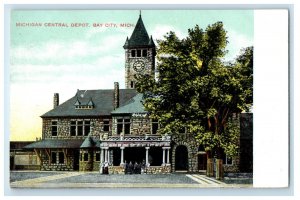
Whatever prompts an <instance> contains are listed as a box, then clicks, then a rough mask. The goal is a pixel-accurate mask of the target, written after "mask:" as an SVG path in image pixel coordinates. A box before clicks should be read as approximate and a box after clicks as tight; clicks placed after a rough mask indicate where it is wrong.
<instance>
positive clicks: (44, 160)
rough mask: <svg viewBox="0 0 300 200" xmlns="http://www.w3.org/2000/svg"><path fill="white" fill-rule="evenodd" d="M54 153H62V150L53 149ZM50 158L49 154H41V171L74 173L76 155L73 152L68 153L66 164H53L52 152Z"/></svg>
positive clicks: (43, 152)
mask: <svg viewBox="0 0 300 200" xmlns="http://www.w3.org/2000/svg"><path fill="white" fill-rule="evenodd" d="M52 151H62V150H61V149H53V150H52ZM49 153H50V158H49V156H48V154H47V153H46V152H45V150H43V151H42V152H41V167H40V168H41V170H42V171H73V170H74V155H73V151H72V150H68V152H67V155H66V157H67V160H64V163H51V151H50V152H49Z"/></svg>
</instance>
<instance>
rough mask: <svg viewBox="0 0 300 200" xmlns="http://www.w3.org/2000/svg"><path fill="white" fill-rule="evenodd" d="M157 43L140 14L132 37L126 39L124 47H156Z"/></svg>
mask: <svg viewBox="0 0 300 200" xmlns="http://www.w3.org/2000/svg"><path fill="white" fill-rule="evenodd" d="M154 46H155V44H154V42H153V40H152V38H149V35H148V33H147V30H146V28H145V26H144V23H143V20H142V16H141V14H140V16H139V19H138V21H137V23H136V25H135V28H134V30H133V32H132V35H131V37H130V39H128V38H127V39H126V42H125V44H124V46H123V47H124V49H127V48H132V47H154Z"/></svg>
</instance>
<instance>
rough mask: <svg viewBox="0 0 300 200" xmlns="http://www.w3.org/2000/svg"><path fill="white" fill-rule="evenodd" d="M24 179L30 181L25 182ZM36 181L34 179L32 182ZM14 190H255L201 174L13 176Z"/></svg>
mask: <svg viewBox="0 0 300 200" xmlns="http://www.w3.org/2000/svg"><path fill="white" fill-rule="evenodd" d="M24 176H25V177H29V178H27V179H24ZM30 177H35V178H30ZM11 181H12V182H11V183H10V186H11V187H12V188H220V187H226V188H227V187H239V188H240V187H252V185H251V184H225V183H224V182H221V181H217V180H215V179H213V178H209V177H206V176H204V175H199V174H159V175H158V174H157V175H151V174H139V175H101V174H99V173H98V172H61V173H60V174H57V173H53V174H51V172H48V173H44V174H43V173H42V172H11Z"/></svg>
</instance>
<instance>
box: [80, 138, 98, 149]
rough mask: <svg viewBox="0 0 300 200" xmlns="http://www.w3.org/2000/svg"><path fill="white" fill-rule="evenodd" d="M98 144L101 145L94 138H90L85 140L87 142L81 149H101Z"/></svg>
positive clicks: (84, 142)
mask: <svg viewBox="0 0 300 200" xmlns="http://www.w3.org/2000/svg"><path fill="white" fill-rule="evenodd" d="M98 143H99V141H96V140H95V139H94V138H92V137H90V136H89V137H87V138H85V140H84V141H83V143H82V144H81V146H80V148H93V147H99V144H98Z"/></svg>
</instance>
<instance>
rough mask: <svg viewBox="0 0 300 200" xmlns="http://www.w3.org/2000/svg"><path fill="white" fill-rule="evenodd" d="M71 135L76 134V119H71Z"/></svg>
mask: <svg viewBox="0 0 300 200" xmlns="http://www.w3.org/2000/svg"><path fill="white" fill-rule="evenodd" d="M71 136H76V121H71Z"/></svg>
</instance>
